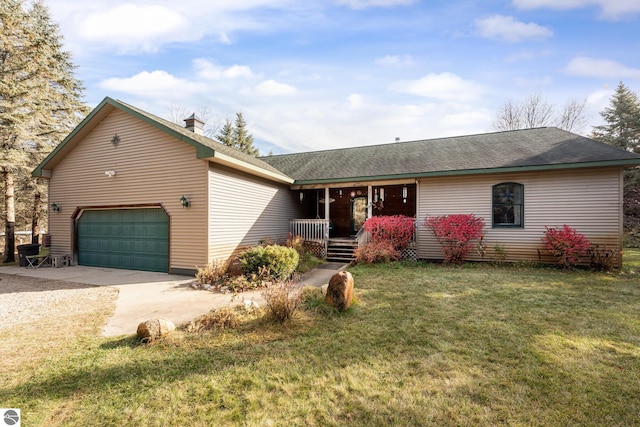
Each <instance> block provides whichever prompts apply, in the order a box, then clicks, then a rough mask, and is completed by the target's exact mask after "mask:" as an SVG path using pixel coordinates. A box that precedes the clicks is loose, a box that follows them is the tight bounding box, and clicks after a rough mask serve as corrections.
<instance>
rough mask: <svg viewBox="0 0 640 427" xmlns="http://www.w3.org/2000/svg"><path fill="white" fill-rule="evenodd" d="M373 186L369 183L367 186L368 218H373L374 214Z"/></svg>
mask: <svg viewBox="0 0 640 427" xmlns="http://www.w3.org/2000/svg"><path fill="white" fill-rule="evenodd" d="M372 192H373V186H372V185H371V184H369V186H368V187H367V218H371V217H372V216H373V195H372V194H371V193H372Z"/></svg>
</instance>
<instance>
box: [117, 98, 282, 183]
mask: <svg viewBox="0 0 640 427" xmlns="http://www.w3.org/2000/svg"><path fill="white" fill-rule="evenodd" d="M116 102H118V103H119V104H121V105H123V106H126V107H128V108H130V109H131V110H133V111H135V112H137V113H138V114H140V115H142V116H144V117H146V118H147V119H148V120H152V121H154V122H156V123H159V124H161V125H163V126H166V127H167V128H169V129H171V130H172V131H174V132H177V133H179V134H181V135H183V136H185V137H187V138H189V139H191V140H193V141H195V142H197V143H199V144H201V145H204V146H206V147H209V148H212V149H213V150H215V151H218V152H220V153H223V154H224V155H226V156H229V157H232V158H234V159H236V160H240V161H242V162H245V163H249V164H251V165H253V166H256V167H258V168H261V169H265V170H267V171H270V172H274V173H277V174H281V173H282V172H281V171H279V170H278V169H276V168H275V167H273V166H272V165H270V164H269V163H266V162H264V161H262V160H260V159H259V158H256V157H254V156H250V155H249V154H246V153H244V152H242V151H240V150H237V149H235V148H232V147H228V146H226V145H224V144H222V143H220V142H218V141H215V140H213V139H211V138H209V137H207V136H204V135H200V134H197V133H195V132H193V131H191V130H189V129H187V128H185V127H184V126H180V125H177V124H175V123H173V122H170V121H169V120H166V119H163V118H161V117H158V116H155V115H153V114H151V113H147V112H146V111H144V110H141V109H139V108H137V107H134V106H133V105H129V104H127V103H124V102H122V101H120V100H118V101H116Z"/></svg>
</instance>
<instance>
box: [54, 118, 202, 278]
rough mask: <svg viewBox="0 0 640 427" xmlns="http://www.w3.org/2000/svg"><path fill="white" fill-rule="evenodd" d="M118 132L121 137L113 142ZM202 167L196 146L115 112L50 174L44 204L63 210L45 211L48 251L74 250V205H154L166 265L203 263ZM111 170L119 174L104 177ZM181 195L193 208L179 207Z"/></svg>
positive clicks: (182, 266) (176, 266)
mask: <svg viewBox="0 0 640 427" xmlns="http://www.w3.org/2000/svg"><path fill="white" fill-rule="evenodd" d="M116 133H117V134H118V136H119V137H120V142H119V144H118V145H117V146H114V145H113V144H112V143H111V139H112V138H113V137H114V135H115V134H116ZM207 164H208V162H206V161H203V160H199V159H197V158H196V153H195V148H193V147H191V146H189V145H188V144H186V143H184V142H181V141H179V140H177V139H175V138H172V137H170V136H169V135H167V134H165V133H163V132H161V131H159V130H157V129H156V128H154V127H152V126H150V125H148V124H146V123H144V122H143V121H141V120H138V119H136V118H134V117H132V116H130V115H128V114H126V113H124V112H122V111H120V110H117V109H115V110H113V111H112V112H111V114H109V115H108V116H107V117H106V118H105V119H104V120H103V121H102V122H101V123H100V124H98V125H97V126H96V127H95V128H94V129H93V130H92V131H91V132H90V133H89V134H88V135H86V136H85V137H84V139H82V140H81V141H80V142H79V143H78V144H77V145H76V146H75V147H74V148H73V150H71V151H69V152H68V153H67V154H66V156H65V157H64V158H62V160H61V161H60V162H59V163H58V164H57V165H56V166H55V168H54V169H53V171H52V176H51V178H50V193H49V204H51V203H53V202H55V203H57V204H58V205H59V206H60V207H61V210H60V212H59V213H55V212H51V213H50V215H49V232H50V233H51V235H52V252H53V253H70V252H71V250H72V238H73V230H72V228H73V223H72V214H73V213H74V210H75V209H76V208H78V207H103V208H109V207H123V206H125V207H126V206H133V205H137V206H140V205H156V206H161V207H163V208H164V210H165V211H166V212H167V214H168V216H169V227H170V237H169V239H170V240H169V243H170V252H169V260H170V261H169V262H170V267H171V268H186V269H194V266H195V265H197V264H200V265H202V264H204V263H206V248H207V233H206V224H207V206H208V199H207ZM108 170H114V171H116V173H117V174H116V176H114V177H111V178H109V177H107V176H106V175H105V171H108ZM182 195H185V196H186V197H188V198H189V200H190V201H191V203H192V204H191V208H189V209H184V208H182V206H181V205H180V197H181V196H182Z"/></svg>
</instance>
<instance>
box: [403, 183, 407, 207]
mask: <svg viewBox="0 0 640 427" xmlns="http://www.w3.org/2000/svg"><path fill="white" fill-rule="evenodd" d="M407 193H408V190H407V186H406V185H405V186H404V187H402V202H403V203H407Z"/></svg>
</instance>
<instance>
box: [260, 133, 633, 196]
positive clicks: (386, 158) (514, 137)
mask: <svg viewBox="0 0 640 427" xmlns="http://www.w3.org/2000/svg"><path fill="white" fill-rule="evenodd" d="M261 159H262V160H264V161H265V162H267V163H269V164H270V165H272V166H273V167H275V168H277V169H278V170H280V171H281V172H282V173H285V174H286V175H288V176H290V177H292V178H294V179H295V180H296V183H297V184H300V183H312V182H328V181H337V182H339V181H346V180H363V179H375V178H378V179H381V178H386V179H390V178H393V177H409V176H412V177H419V176H429V175H445V174H459V173H477V172H498V171H501V170H504V171H509V170H536V169H551V168H558V167H587V166H606V165H635V164H640V155H638V154H635V153H630V152H627V151H624V150H621V149H618V148H615V147H612V146H610V145H607V144H604V143H601V142H598V141H595V140H592V139H589V138H585V137H583V136H579V135H576V134H573V133H571V132H567V131H563V130H560V129H558V128H535V129H525V130H516V131H507V132H496V133H487V134H479V135H469V136H459V137H449V138H438V139H429V140H422V141H411V142H398V143H393V144H383V145H372V146H366V147H353V148H344V149H337V150H326V151H315V152H307V153H296V154H284V155H277V156H269V157H262V158H261Z"/></svg>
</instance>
